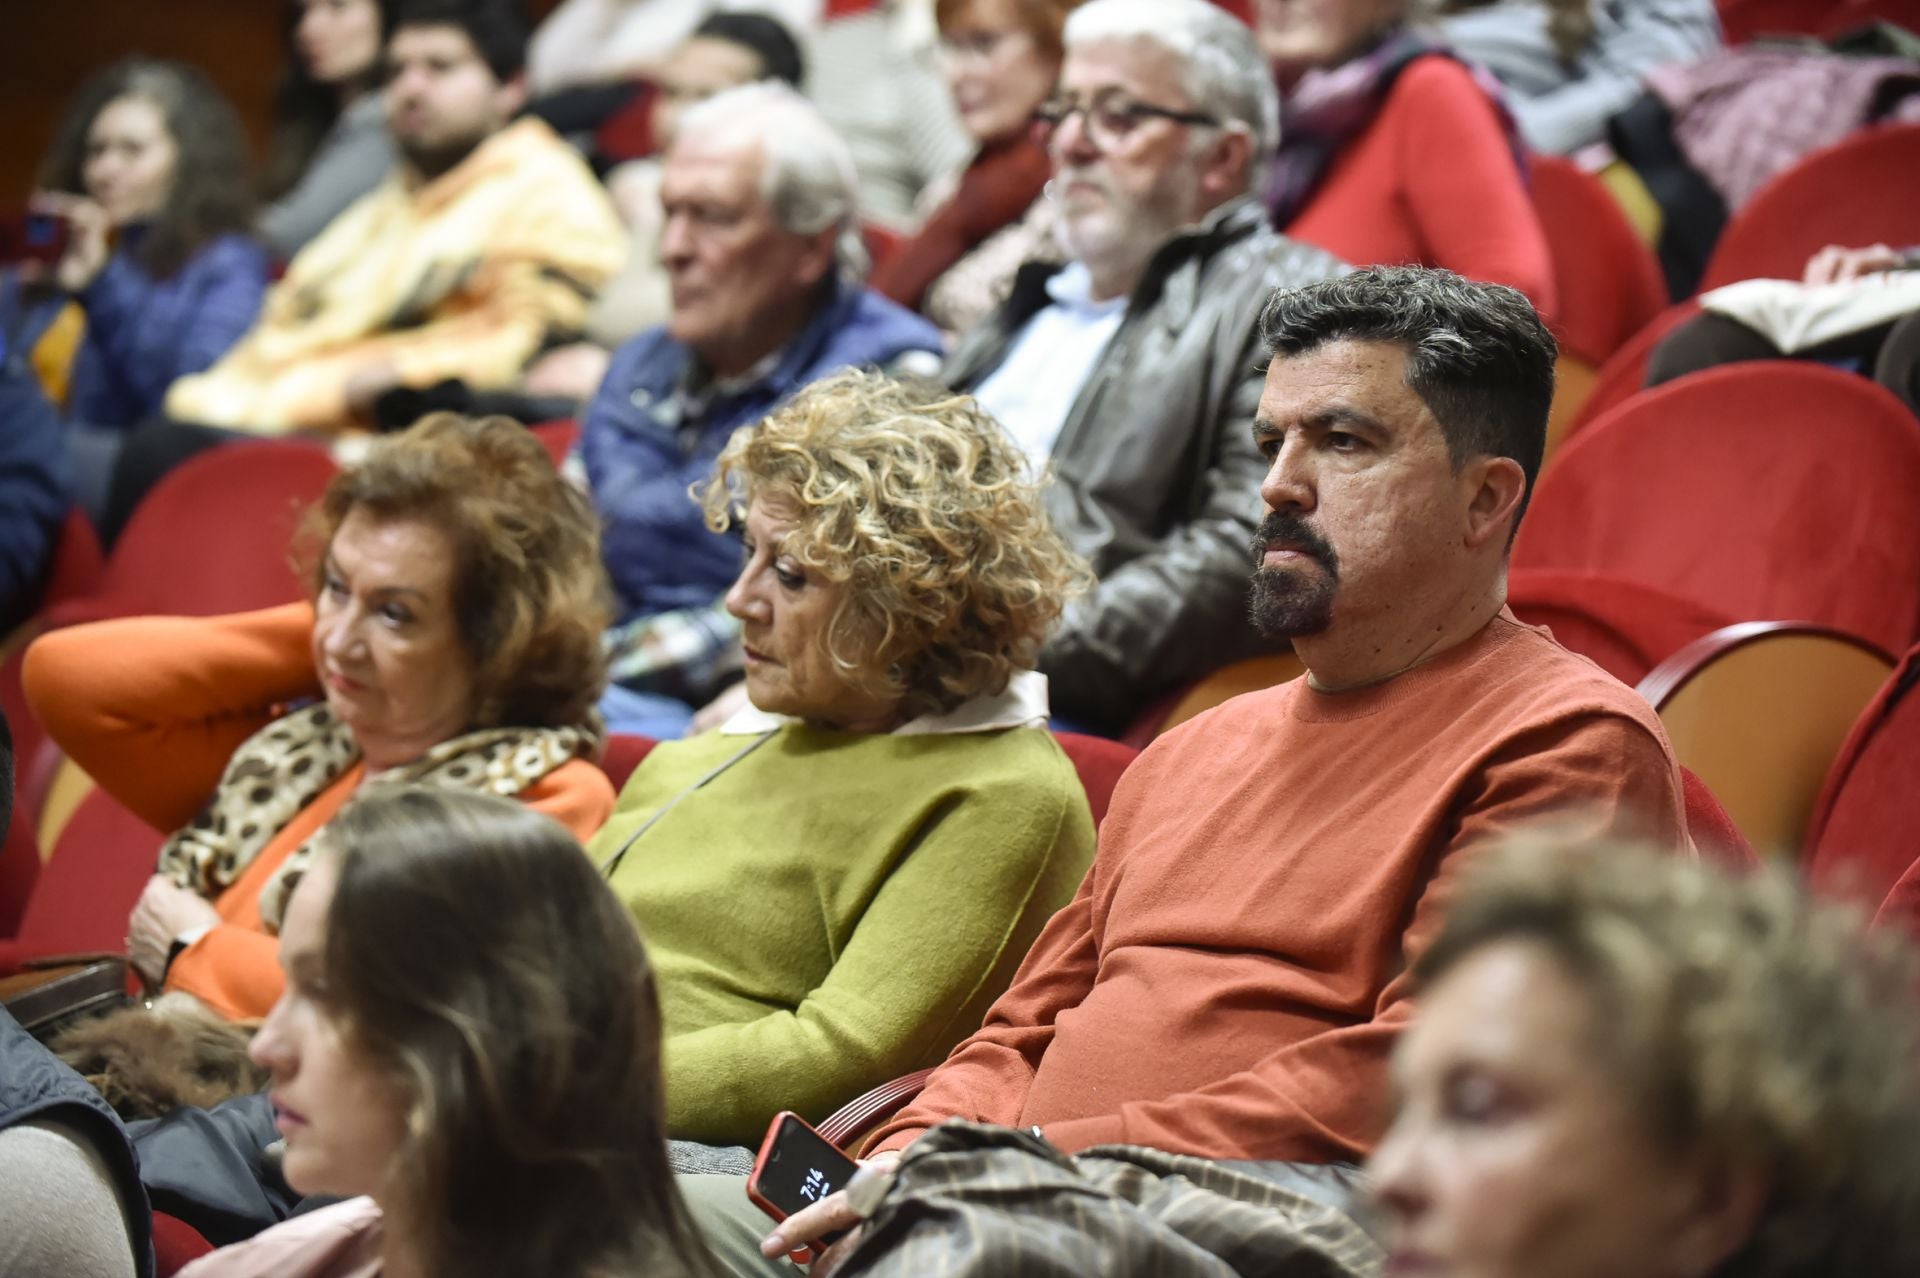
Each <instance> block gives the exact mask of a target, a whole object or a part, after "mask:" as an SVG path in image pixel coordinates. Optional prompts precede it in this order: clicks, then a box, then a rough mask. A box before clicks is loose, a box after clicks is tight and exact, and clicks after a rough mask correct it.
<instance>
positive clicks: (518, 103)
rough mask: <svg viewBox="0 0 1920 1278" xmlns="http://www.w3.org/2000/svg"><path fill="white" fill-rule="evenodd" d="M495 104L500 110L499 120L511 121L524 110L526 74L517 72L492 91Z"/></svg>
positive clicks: (525, 102) (525, 103)
mask: <svg viewBox="0 0 1920 1278" xmlns="http://www.w3.org/2000/svg"><path fill="white" fill-rule="evenodd" d="M493 100H494V102H495V104H496V105H497V106H498V107H499V108H500V118H501V119H503V120H511V119H513V118H514V117H515V116H517V115H519V114H520V112H521V111H523V110H525V109H526V105H527V73H526V72H524V71H521V72H518V73H516V74H515V75H514V77H513V78H512V79H510V80H508V81H507V82H506V83H505V84H502V85H501V86H500V87H499V88H498V89H496V90H495V91H494V98H493Z"/></svg>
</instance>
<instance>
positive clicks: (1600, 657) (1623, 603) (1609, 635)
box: [1507, 568, 1732, 688]
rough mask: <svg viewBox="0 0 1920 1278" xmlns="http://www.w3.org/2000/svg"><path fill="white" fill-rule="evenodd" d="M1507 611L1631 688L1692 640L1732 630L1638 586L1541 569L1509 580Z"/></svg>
mask: <svg viewBox="0 0 1920 1278" xmlns="http://www.w3.org/2000/svg"><path fill="white" fill-rule="evenodd" d="M1507 606H1508V607H1510V608H1512V609H1513V614H1514V616H1516V617H1518V618H1520V620H1522V621H1524V622H1526V623H1527V624H1528V625H1530V626H1545V627H1547V628H1548V629H1549V630H1551V631H1553V637H1554V639H1556V640H1557V641H1558V642H1559V644H1560V646H1561V647H1563V648H1565V649H1567V650H1568V651H1569V652H1577V653H1579V654H1580V655H1581V656H1583V657H1585V658H1586V659H1587V660H1589V661H1591V662H1593V663H1594V664H1595V665H1597V666H1599V667H1600V668H1601V669H1602V670H1605V671H1606V672H1607V673H1608V674H1610V675H1612V676H1613V677H1614V678H1616V679H1618V680H1619V681H1620V682H1621V683H1624V684H1626V685H1627V686H1628V687H1630V688H1633V687H1638V686H1639V684H1640V681H1641V680H1642V679H1644V678H1646V677H1647V674H1648V672H1650V671H1651V670H1652V669H1653V668H1654V667H1655V666H1657V665H1659V664H1660V663H1661V662H1662V661H1665V660H1666V659H1667V658H1668V657H1671V656H1672V655H1673V654H1674V653H1676V652H1678V651H1680V649H1682V648H1684V647H1686V646H1687V645H1688V644H1690V643H1692V642H1693V641H1694V640H1695V639H1698V638H1700V636H1702V635H1708V634H1712V633H1713V632H1714V631H1716V630H1718V629H1720V628H1721V627H1722V626H1726V625H1731V624H1732V619H1731V618H1728V617H1724V616H1722V615H1721V614H1719V613H1717V612H1715V611H1714V610H1713V609H1711V608H1708V607H1705V606H1704V605H1702V604H1698V603H1695V602H1694V601H1693V600H1691V599H1682V598H1679V597H1678V596H1676V595H1670V594H1668V593H1667V592H1666V591H1664V590H1659V589H1656V588H1654V587H1652V586H1644V585H1641V584H1640V583H1639V582H1635V581H1619V580H1616V579H1614V578H1611V577H1602V576H1598V575H1596V574H1593V573H1580V572H1554V571H1552V570H1551V569H1544V568H1536V569H1528V570H1516V571H1514V572H1513V573H1511V574H1509V576H1508V579H1507Z"/></svg>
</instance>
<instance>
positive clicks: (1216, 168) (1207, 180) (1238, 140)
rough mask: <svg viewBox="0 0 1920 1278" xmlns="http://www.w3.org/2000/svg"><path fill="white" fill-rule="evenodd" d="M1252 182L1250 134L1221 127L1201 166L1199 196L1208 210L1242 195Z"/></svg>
mask: <svg viewBox="0 0 1920 1278" xmlns="http://www.w3.org/2000/svg"><path fill="white" fill-rule="evenodd" d="M1252 181H1253V135H1252V134H1251V133H1248V132H1247V131H1246V130H1245V129H1221V130H1220V131H1219V136H1218V137H1216V138H1214V140H1213V143H1212V144H1211V145H1210V146H1209V147H1208V148H1207V153H1206V157H1205V160H1204V162H1203V163H1202V164H1201V166H1200V195H1201V197H1202V199H1203V200H1204V202H1205V203H1206V206H1207V207H1208V208H1209V209H1212V208H1217V207H1219V206H1220V205H1222V204H1225V203H1226V202H1227V201H1228V200H1230V199H1232V198H1234V197H1235V196H1237V195H1244V194H1245V193H1246V191H1247V189H1248V187H1249V186H1250V185H1251V184H1252Z"/></svg>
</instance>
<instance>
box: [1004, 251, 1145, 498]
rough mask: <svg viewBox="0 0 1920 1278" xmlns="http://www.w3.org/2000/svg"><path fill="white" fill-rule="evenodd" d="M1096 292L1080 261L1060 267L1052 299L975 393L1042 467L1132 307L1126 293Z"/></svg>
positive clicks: (1050, 282)
mask: <svg viewBox="0 0 1920 1278" xmlns="http://www.w3.org/2000/svg"><path fill="white" fill-rule="evenodd" d="M1092 293H1093V276H1092V275H1091V274H1090V273H1089V272H1088V271H1087V268H1086V267H1085V266H1084V265H1082V264H1081V263H1079V262H1070V263H1068V264H1067V265H1066V266H1065V267H1064V268H1062V269H1061V270H1059V271H1056V272H1054V274H1053V277H1052V278H1051V279H1049V280H1048V281H1047V295H1048V296H1049V297H1051V298H1052V299H1053V303H1052V305H1050V306H1045V307H1042V308H1041V309H1040V310H1038V311H1035V312H1034V315H1033V318H1032V319H1029V320H1028V321H1027V323H1026V326H1025V327H1024V328H1022V329H1021V330H1020V332H1019V333H1018V334H1017V335H1016V336H1015V337H1014V339H1013V345H1012V346H1011V347H1010V348H1009V349H1008V350H1007V354H1006V358H1005V359H1003V360H1001V361H1000V366H999V367H998V368H996V369H994V370H993V372H991V373H989V374H988V375H987V377H986V380H985V381H983V382H981V383H980V384H979V385H978V386H976V387H975V388H974V391H973V397H974V398H975V399H977V400H979V401H980V406H981V407H982V408H985V409H986V410H987V411H988V412H989V413H992V414H993V415H994V417H995V418H996V419H998V420H999V422H1000V424H1001V425H1002V426H1004V427H1006V428H1007V433H1008V434H1009V435H1011V436H1013V438H1014V440H1015V442H1017V443H1018V444H1019V445H1020V447H1021V449H1022V450H1024V451H1025V452H1026V454H1027V459H1028V460H1029V461H1030V462H1032V463H1033V465H1034V468H1035V469H1036V470H1037V469H1038V468H1039V467H1040V466H1041V465H1042V464H1043V463H1044V462H1045V461H1046V460H1047V458H1049V457H1050V456H1052V455H1053V445H1054V442H1055V441H1056V440H1058V439H1059V438H1060V429H1061V427H1063V426H1065V425H1066V422H1067V414H1068V413H1069V412H1071V411H1073V402H1074V400H1076V399H1078V398H1079V397H1080V388H1081V387H1083V386H1085V385H1086V384H1087V378H1089V377H1091V376H1092V375H1093V367H1094V365H1095V364H1097V363H1099V362H1100V356H1101V354H1102V353H1103V352H1105V350H1106V349H1107V343H1108V342H1110V341H1112V340H1113V335H1114V333H1115V332H1116V331H1117V330H1118V329H1119V327H1120V321H1121V320H1122V319H1123V318H1124V317H1125V316H1126V313H1127V299H1126V298H1125V297H1115V298H1110V299H1108V300H1107V301H1104V302H1096V301H1094V300H1093V297H1092Z"/></svg>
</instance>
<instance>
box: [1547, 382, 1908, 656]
mask: <svg viewBox="0 0 1920 1278" xmlns="http://www.w3.org/2000/svg"><path fill="white" fill-rule="evenodd" d="M1916 492H1920V421H1916V420H1915V419H1914V417H1913V414H1912V413H1910V412H1908V411H1907V409H1906V407H1905V405H1903V404H1901V403H1900V401H1899V400H1897V399H1895V398H1894V397H1893V395H1891V394H1890V393H1888V392H1887V391H1886V390H1884V389H1882V388H1881V387H1879V386H1877V385H1875V384H1874V383H1872V382H1870V381H1868V380H1867V379H1866V378H1863V377H1856V376H1854V375H1853V374H1851V373H1843V372H1839V371H1837V370H1835V369H1831V368H1827V367H1824V366H1822V365H1818V364H1807V363H1797V362H1792V361H1773V362H1763V363H1752V364H1736V365H1730V366H1728V367H1725V368H1716V369H1709V370H1708V371H1706V372H1703V373H1696V374H1693V375H1691V376H1688V377H1683V378H1680V379H1679V380H1677V381H1674V382H1671V383H1669V384H1668V385H1665V386H1661V387H1657V388H1656V389H1654V390H1651V391H1648V392H1646V393H1645V394H1644V395H1639V396H1636V397H1635V398H1634V399H1632V400H1631V401H1629V402H1627V403H1625V404H1622V405H1620V406H1619V407H1618V408H1616V409H1615V410H1613V411H1612V412H1611V413H1608V414H1607V415H1606V416H1605V417H1603V418H1601V419H1600V420H1599V421H1597V422H1595V423H1594V424H1593V425H1592V426H1591V427H1590V428H1589V429H1588V430H1586V431H1584V432H1583V433H1582V434H1581V435H1580V436H1579V437H1578V438H1576V439H1574V440H1572V441H1571V442H1570V443H1569V444H1568V445H1567V446H1566V447H1565V448H1564V449H1562V450H1561V453H1560V456H1559V459H1558V460H1557V461H1556V462H1555V464H1554V466H1553V468H1552V469H1551V470H1549V471H1548V472H1547V474H1546V475H1545V476H1544V477H1543V478H1542V480H1541V482H1540V487H1539V491H1538V492H1537V493H1536V494H1535V496H1534V499H1533V505H1532V508H1531V509H1530V510H1529V512H1528V514H1527V517H1526V520H1525V522H1523V523H1522V524H1521V526H1520V536H1519V540H1518V541H1517V542H1516V543H1515V545H1514V551H1513V564H1514V567H1515V569H1516V570H1518V569H1533V568H1553V569H1559V570H1561V571H1565V572H1584V573H1595V574H1600V575H1605V576H1611V577H1618V578H1622V579H1625V580H1628V581H1635V582H1639V583H1641V584H1642V585H1646V586H1651V587H1654V588H1656V589H1659V590H1664V591H1666V592H1667V593H1669V594H1674V595H1678V596H1680V597H1682V598H1685V599H1692V600H1694V601H1696V602H1697V603H1699V604H1700V605H1701V606H1703V607H1705V608H1709V609H1712V610H1714V611H1717V612H1720V613H1723V614H1725V615H1727V616H1729V617H1733V618H1735V619H1736V620H1741V621H1745V620H1793V621H1813V622H1818V623H1821V624H1823V625H1827V626H1831V627H1833V628H1835V629H1838V630H1843V631H1846V632H1848V633H1849V634H1853V635H1857V636H1859V637H1860V638H1863V639H1866V640H1869V641H1871V642H1872V643H1875V644H1877V645H1879V646H1880V647H1882V648H1884V649H1886V650H1888V651H1890V652H1902V651H1905V650H1906V649H1907V648H1908V647H1909V646H1911V645H1912V643H1913V642H1914V639H1915V637H1916V634H1920V504H1917V503H1915V501H1914V499H1913V495H1914V494H1915V493H1916Z"/></svg>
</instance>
